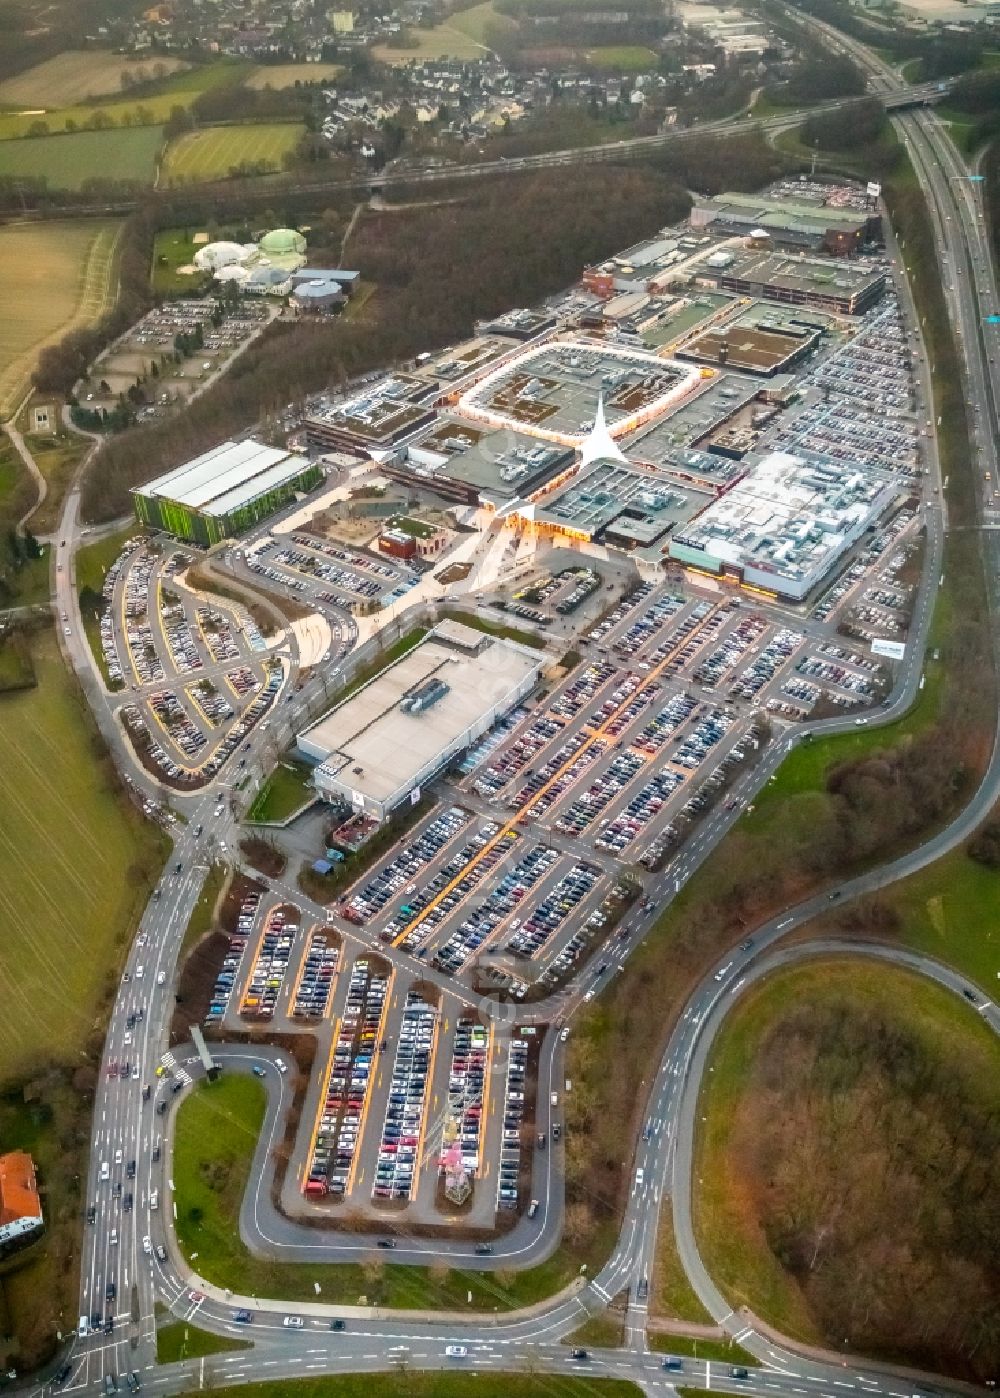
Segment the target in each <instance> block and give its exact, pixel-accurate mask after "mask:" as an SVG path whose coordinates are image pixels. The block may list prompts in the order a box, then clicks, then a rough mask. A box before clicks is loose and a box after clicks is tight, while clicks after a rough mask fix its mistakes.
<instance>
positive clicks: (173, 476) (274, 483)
mask: <svg viewBox="0 0 1000 1398" xmlns="http://www.w3.org/2000/svg"><path fill="white" fill-rule="evenodd" d="M322 479H323V471H322V469H321V468H320V467H319V466H317V465H315V464H313V463H312V462H310V461H307V460H305V458H303V457H301V456H298V455H296V454H295V453H293V452H287V451H283V450H281V449H280V448H278V447H265V446H263V445H262V444H261V443H260V442H253V441H248V442H223V443H222V445H221V446H218V447H213V449H212V450H211V451H206V452H204V453H203V454H202V455H201V456H196V457H195V458H194V460H193V461H187V462H185V464H184V465H183V466H177V467H176V468H175V469H174V470H173V471H168V472H167V473H166V475H164V476H158V477H157V478H156V480H153V481H149V482H147V484H146V485H141V486H137V487H136V488H135V489H134V490H133V491H132V500H133V503H134V506H135V513H136V517H137V519H138V520H139V522H140V523H141V524H148V525H149V526H150V527H151V528H153V529H162V530H163V532H164V533H165V534H173V535H174V536H175V537H176V538H178V539H184V540H186V541H188V542H189V543H192V544H205V545H208V544H217V543H218V542H219V541H220V539H227V538H232V537H233V536H234V535H236V534H241V533H242V532H243V531H244V530H246V529H250V528H251V527H252V526H253V525H255V524H257V523H258V522H259V521H260V520H262V519H266V518H267V517H268V516H269V515H272V514H274V513H275V511H276V510H280V509H281V508H282V507H283V506H285V505H287V504H289V503H290V502H291V501H292V500H294V499H295V498H296V497H297V496H299V495H303V494H305V492H306V491H309V490H312V488H313V487H314V486H316V485H318V484H319V482H320V481H321V480H322Z"/></svg>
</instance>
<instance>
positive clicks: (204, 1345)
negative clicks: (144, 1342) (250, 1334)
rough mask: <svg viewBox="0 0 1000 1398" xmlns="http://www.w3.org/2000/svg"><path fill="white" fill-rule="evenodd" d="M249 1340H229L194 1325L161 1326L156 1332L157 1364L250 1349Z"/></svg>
mask: <svg viewBox="0 0 1000 1398" xmlns="http://www.w3.org/2000/svg"><path fill="white" fill-rule="evenodd" d="M250 1348H251V1344H250V1341H249V1340H237V1339H235V1338H234V1339H230V1338H229V1336H228V1335H213V1334H212V1333H211V1331H209V1330H199V1329H198V1327H197V1326H196V1325H185V1324H184V1323H183V1321H178V1322H177V1324H176V1325H163V1326H161V1327H160V1329H159V1330H157V1332H156V1362H157V1364H177V1363H179V1362H180V1361H181V1360H182V1359H200V1358H201V1357H202V1355H205V1354H222V1353H224V1352H225V1351H228V1350H234V1349H250Z"/></svg>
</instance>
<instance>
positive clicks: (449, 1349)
mask: <svg viewBox="0 0 1000 1398" xmlns="http://www.w3.org/2000/svg"><path fill="white" fill-rule="evenodd" d="M444 1352H445V1354H446V1355H447V1356H448V1358H449V1359H464V1358H465V1356H466V1355H467V1354H468V1353H469V1347H468V1345H446V1346H445V1351H444Z"/></svg>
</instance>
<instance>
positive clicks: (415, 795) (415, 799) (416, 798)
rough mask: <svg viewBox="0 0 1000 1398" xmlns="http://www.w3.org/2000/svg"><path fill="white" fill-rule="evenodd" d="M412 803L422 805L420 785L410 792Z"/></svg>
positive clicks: (412, 804)
mask: <svg viewBox="0 0 1000 1398" xmlns="http://www.w3.org/2000/svg"><path fill="white" fill-rule="evenodd" d="M410 805H411V806H419V805H420V787H419V786H415V787H414V788H413V790H412V791H411V792H410Z"/></svg>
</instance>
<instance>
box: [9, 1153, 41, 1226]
mask: <svg viewBox="0 0 1000 1398" xmlns="http://www.w3.org/2000/svg"><path fill="white" fill-rule="evenodd" d="M42 1222H43V1220H42V1201H41V1200H40V1199H39V1197H38V1186H37V1184H36V1183H35V1162H34V1161H33V1160H32V1158H31V1156H30V1155H29V1154H28V1152H27V1151H24V1150H11V1151H8V1152H7V1154H6V1155H0V1246H3V1245H4V1244H5V1243H9V1242H11V1241H12V1240H13V1239H14V1238H22V1237H25V1236H26V1235H27V1234H29V1233H34V1232H37V1231H38V1230H39V1229H41V1227H42Z"/></svg>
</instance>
